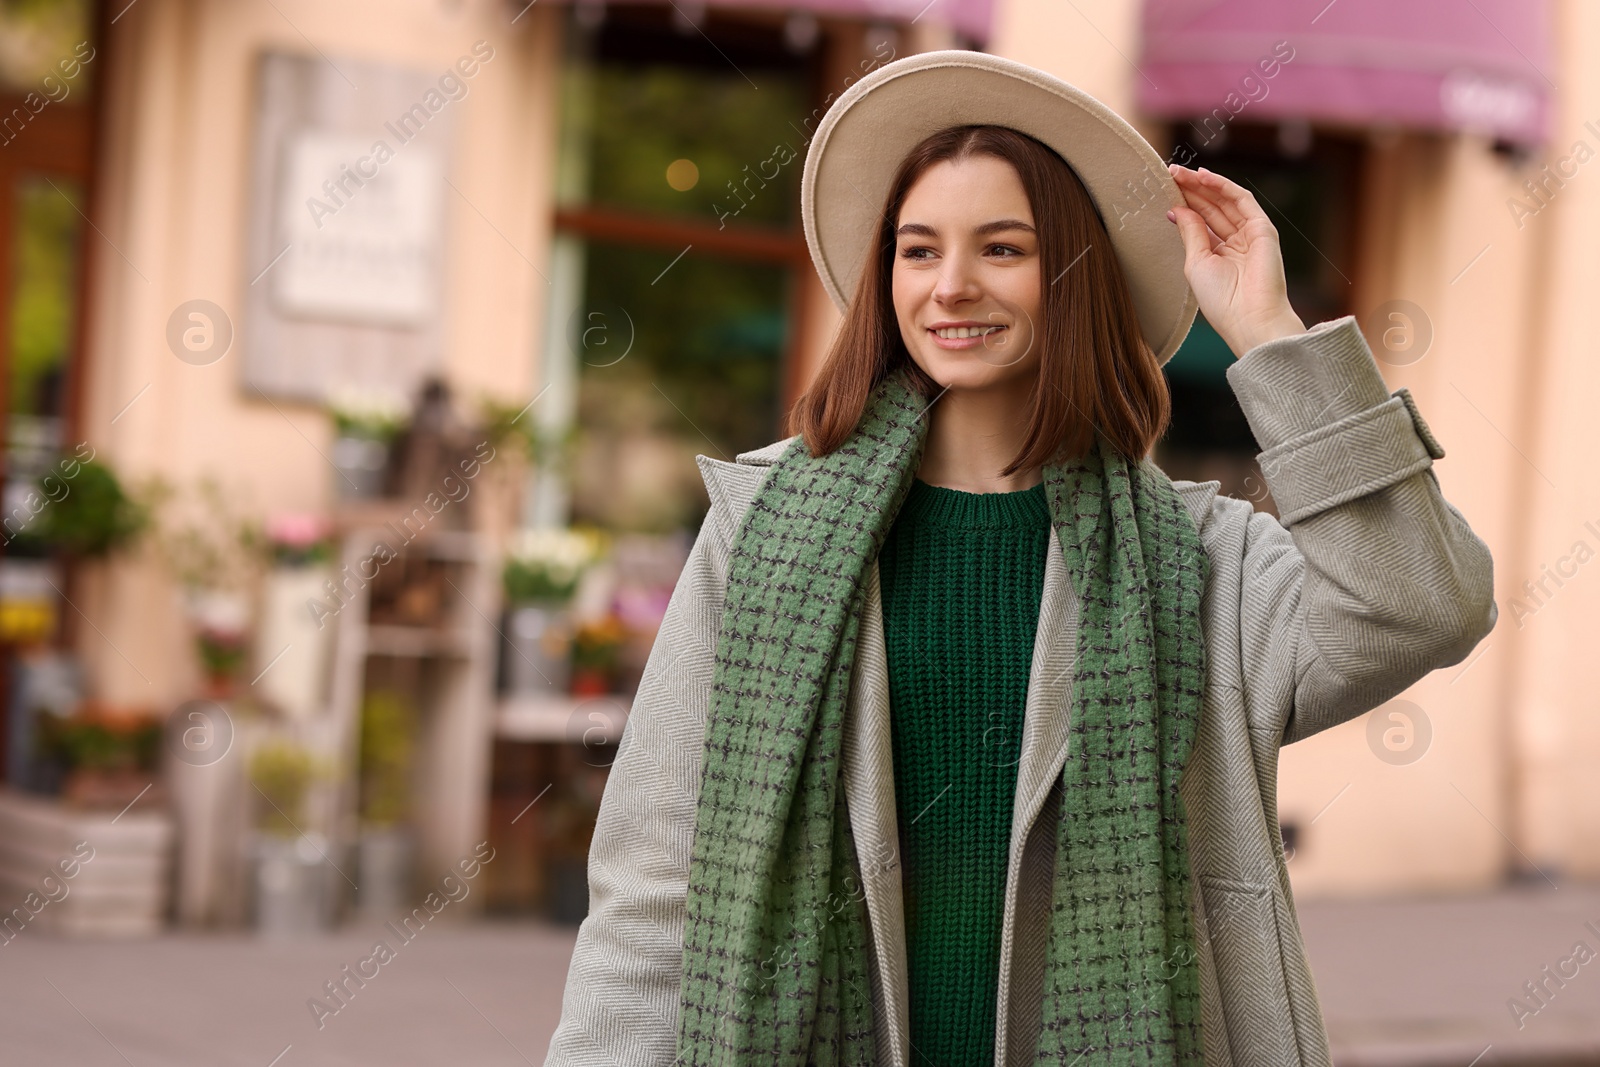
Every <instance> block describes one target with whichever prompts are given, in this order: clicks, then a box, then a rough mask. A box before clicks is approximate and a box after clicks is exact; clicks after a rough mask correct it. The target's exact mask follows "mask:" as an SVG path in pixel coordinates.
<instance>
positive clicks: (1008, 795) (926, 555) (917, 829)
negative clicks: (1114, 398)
mask: <svg viewBox="0 0 1600 1067" xmlns="http://www.w3.org/2000/svg"><path fill="white" fill-rule="evenodd" d="M1049 548H1050V506H1049V502H1048V501H1047V500H1046V498H1045V492H1044V484H1043V483H1042V482H1041V483H1040V484H1039V485H1036V486H1034V487H1033V488H1031V489H1024V490H1020V491H1017V492H1009V493H967V492H962V491H959V490H956V489H946V488H944V487H942V486H934V485H930V484H928V483H927V482H924V481H921V480H920V479H919V480H917V481H915V482H913V483H912V488H911V491H910V493H909V495H908V496H907V498H906V502H905V504H904V505H903V506H902V507H901V509H900V512H899V514H898V515H897V516H896V518H895V524H894V526H893V527H892V528H891V531H890V534H889V538H888V540H887V541H886V542H885V544H884V548H883V552H882V554H881V556H880V557H879V561H878V564H879V577H880V581H881V585H882V592H883V614H884V620H883V622H884V642H885V645H886V652H887V654H888V668H889V694H890V733H891V736H892V738H893V749H894V774H895V807H896V810H897V812H898V816H899V823H900V837H901V841H902V843H903V848H904V857H903V864H902V868H901V879H902V883H901V884H902V891H903V894H904V899H905V922H906V938H907V966H908V969H909V974H908V984H909V986H910V997H911V1003H910V1016H911V1043H912V1045H913V1046H914V1047H915V1049H916V1052H917V1055H914V1056H913V1057H912V1061H913V1062H914V1063H916V1064H918V1065H923V1064H930V1063H932V1064H938V1065H939V1067H991V1065H992V1064H993V1063H994V1039H995V999H996V996H997V994H998V991H999V980H1000V974H999V967H1000V931H1001V925H1002V921H1003V919H1004V914H1005V885H1006V858H1007V851H1008V848H1009V845H1010V841H1011V815H1012V807H1013V798H1014V796H1015V793H1016V785H1017V763H1018V760H1019V759H1020V757H1021V748H1022V725H1023V710H1024V706H1025V702H1026V699H1027V690H1028V675H1029V670H1030V667H1031V665H1032V661H1033V643H1034V635H1035V631H1036V630H1037V628H1038V622H1039V607H1040V598H1041V597H1042V595H1043V589H1044V568H1045V559H1046V553H1047V552H1048V551H1049Z"/></svg>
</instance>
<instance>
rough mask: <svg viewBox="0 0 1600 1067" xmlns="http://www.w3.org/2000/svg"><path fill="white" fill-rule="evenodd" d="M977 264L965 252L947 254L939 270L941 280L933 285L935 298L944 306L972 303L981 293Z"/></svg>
mask: <svg viewBox="0 0 1600 1067" xmlns="http://www.w3.org/2000/svg"><path fill="white" fill-rule="evenodd" d="M976 267H977V264H976V263H974V262H973V261H972V260H971V259H969V258H968V257H967V256H966V255H964V254H956V255H951V256H947V257H946V258H945V261H944V263H943V264H942V265H941V267H940V270H939V281H938V283H937V284H935V285H934V287H933V299H934V300H935V301H936V302H938V303H939V304H940V305H942V306H944V307H955V306H956V305H958V304H965V303H970V302H972V301H974V300H976V299H978V297H979V296H980V295H982V290H981V288H980V286H979V285H978V278H977V271H976Z"/></svg>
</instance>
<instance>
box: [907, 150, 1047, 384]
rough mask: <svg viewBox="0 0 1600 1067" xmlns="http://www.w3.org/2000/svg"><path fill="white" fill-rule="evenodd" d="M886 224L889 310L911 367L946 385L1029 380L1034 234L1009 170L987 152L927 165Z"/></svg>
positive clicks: (1032, 369)
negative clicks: (889, 232) (890, 237)
mask: <svg viewBox="0 0 1600 1067" xmlns="http://www.w3.org/2000/svg"><path fill="white" fill-rule="evenodd" d="M895 227H896V230H895V255H894V271H893V294H894V312H895V318H896V319H897V320H898V322H899V324H900V336H901V337H902V338H903V339H904V340H905V345H906V350H907V351H909V352H910V353H911V358H912V359H914V360H915V361H916V363H917V366H919V367H921V368H922V369H923V370H924V371H925V372H927V374H928V376H929V377H931V378H933V380H934V381H936V382H938V383H939V384H940V385H941V386H943V387H944V388H946V389H972V390H981V389H993V388H996V387H1004V386H1014V385H1017V384H1020V383H1022V382H1028V381H1031V380H1032V378H1033V376H1034V375H1035V374H1036V373H1037V372H1038V366H1039V354H1038V353H1037V352H1035V351H1034V350H1033V349H1034V344H1033V339H1034V332H1035V328H1036V325H1037V323H1038V322H1039V314H1040V306H1041V305H1042V303H1043V295H1042V286H1041V284H1040V270H1039V236H1038V234H1037V233H1036V232H1035V230H1034V220H1033V211H1032V210H1031V209H1030V208H1029V207H1028V197H1027V194H1026V193H1025V192H1024V191H1023V189H1022V179H1020V178H1019V177H1017V172H1016V169H1015V168H1014V167H1012V166H1011V164H1010V163H1007V162H1006V161H1005V160H1003V159H996V158H995V157H993V156H971V157H968V158H967V159H963V160H960V161H950V160H947V161H945V162H942V163H935V164H934V165H933V166H931V167H929V168H928V169H927V170H925V171H923V173H922V175H921V177H919V178H918V179H917V180H916V182H915V183H913V184H912V186H911V189H910V191H909V192H908V193H907V194H906V198H905V202H904V204H902V205H901V208H900V217H899V218H898V219H896V220H895Z"/></svg>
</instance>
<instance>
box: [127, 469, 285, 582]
mask: <svg viewBox="0 0 1600 1067" xmlns="http://www.w3.org/2000/svg"><path fill="white" fill-rule="evenodd" d="M141 499H142V501H143V505H142V506H143V507H144V508H145V509H146V510H147V511H149V512H150V513H151V514H153V515H160V517H161V519H160V521H159V522H156V523H153V526H154V533H155V542H156V547H157V549H158V550H159V551H160V554H161V556H162V558H163V559H164V560H165V562H166V564H167V566H168V568H170V569H171V571H172V573H173V574H174V575H175V576H176V577H177V579H178V581H179V583H180V584H182V585H183V586H184V587H185V588H188V589H241V588H246V587H248V586H249V585H250V584H251V581H252V579H253V578H254V576H255V574H256V573H257V571H258V570H259V569H260V568H261V567H262V566H264V565H265V563H266V562H267V561H269V560H270V559H271V557H272V551H273V549H272V545H271V542H270V541H269V540H268V538H267V535H266V532H265V529H264V528H263V526H262V523H261V522H260V520H259V519H257V518H255V517H254V516H251V515H248V514H246V513H244V512H243V511H242V509H240V508H238V507H237V506H236V505H235V503H234V502H233V501H232V500H230V499H229V496H228V493H227V492H225V491H224V490H223V488H222V484H221V483H220V482H219V481H218V480H217V479H216V478H215V477H214V476H212V475H203V476H201V477H200V478H199V479H197V480H196V483H195V485H194V487H193V489H192V490H188V491H180V490H179V488H178V487H177V486H176V485H174V484H173V483H172V482H170V481H168V480H167V479H166V478H164V477H162V476H160V475H156V476H155V477H153V478H151V479H150V480H149V481H148V482H147V483H146V484H145V486H144V487H143V489H142V491H141ZM180 503H181V504H184V505H186V506H185V507H183V508H182V509H181V510H182V511H183V512H184V514H183V515H182V516H179V515H178V514H177V512H178V511H179V510H180V509H179V507H178V506H177V505H178V504H180Z"/></svg>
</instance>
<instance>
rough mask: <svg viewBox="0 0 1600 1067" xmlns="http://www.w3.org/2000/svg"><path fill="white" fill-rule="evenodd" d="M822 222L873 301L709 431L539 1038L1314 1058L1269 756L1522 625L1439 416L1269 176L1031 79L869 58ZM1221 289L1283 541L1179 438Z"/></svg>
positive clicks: (1068, 1060) (840, 106)
mask: <svg viewBox="0 0 1600 1067" xmlns="http://www.w3.org/2000/svg"><path fill="white" fill-rule="evenodd" d="M1154 175H1159V179H1157V178H1155V177H1152V176H1154ZM1167 203H1170V204H1171V205H1172V207H1171V209H1170V210H1165V208H1164V207H1163V206H1162V205H1164V204H1167ZM802 207H803V211H804V215H805V222H806V233H807V238H808V241H809V243H810V246H811V251H812V256H813V260H814V262H815V263H816V265H817V268H818V271H819V274H820V275H821V277H822V279H823V281H824V284H825V286H827V288H828V289H829V291H830V294H831V295H832V296H833V297H834V299H835V300H836V302H839V303H841V305H843V307H844V310H845V318H844V322H843V323H842V325H841V327H840V330H839V334H838V338H837V340H836V342H835V344H834V347H833V350H832V351H831V353H830V354H829V357H828V359H827V361H826V362H825V364H824V365H823V367H822V368H821V369H820V371H819V372H818V374H817V376H816V379H815V380H814V381H813V383H812V385H811V388H810V389H809V391H808V392H807V393H806V395H805V396H804V397H803V398H802V399H801V401H800V402H799V403H798V404H797V405H796V407H795V409H794V411H793V412H792V413H791V426H790V429H791V430H792V431H794V435H793V436H791V437H789V438H786V439H784V440H782V441H778V442H775V443H774V444H772V445H770V446H768V447H767V448H764V449H760V450H757V451H755V452H750V453H745V454H743V455H741V456H739V457H738V462H736V463H724V462H719V461H716V460H711V459H707V458H706V457H703V456H702V457H699V462H700V464H701V468H702V472H703V474H704V475H705V479H706V485H707V489H708V492H709V493H710V496H711V500H712V508H711V512H710V513H709V514H708V515H707V518H706V521H705V524H704V526H703V528H702V530H701V532H700V535H699V537H698V538H697V540H696V543H695V547H694V550H693V552H692V553H691V556H690V559H689V563H688V566H687V568H686V570H685V572H684V575H683V577H682V579H681V580H680V582H679V585H678V588H677V590H676V591H675V593H674V596H673V600H672V603H671V605H670V606H669V609H668V612H667V616H666V618H665V620H664V621H663V625H662V630H661V634H660V636H659V637H658V638H657V643H656V646H655V648H654V649H653V651H652V654H651V657H650V661H649V663H648V665H647V667H646V670H645V675H644V678H643V681H642V683H641V687H640V691H639V695H638V697H637V698H636V700H635V703H634V707H633V712H632V715H631V717H630V719H629V722H628V726H627V730H626V732H625V735H624V737H623V740H622V744H621V747H620V749H619V752H618V756H617V760H616V763H615V764H614V766H613V768H612V771H611V777H610V779H609V780H608V782H607V786H606V793H605V798H604V801H603V804H602V808H601V812H600V817H599V821H598V823H597V825H596V832H595V838H594V845H593V847H592V849H591V853H590V887H591V889H590V891H591V908H590V914H589V917H588V918H587V919H586V920H585V922H584V924H583V926H582V927H581V928H580V930H579V934H578V943H577V947H576V950H575V953H574V956H573V960H572V964H571V969H570V972H569V975H568V980H567V988H566V994H565V998H564V1001H563V1009H562V1021H561V1025H560V1026H559V1028H558V1029H557V1031H556V1034H555V1036H554V1038H553V1040H552V1043H551V1049H550V1058H549V1059H548V1060H547V1061H546V1062H547V1063H550V1064H575V1063H595V1064H599V1063H607V1064H616V1063H640V1064H644V1063H654V1064H667V1063H684V1064H688V1063H719V1064H745V1063H762V1064H767V1063H784V1064H791V1063H792V1064H797V1065H800V1064H810V1063H813V1062H818V1063H829V1064H869V1063H889V1064H904V1065H908V1067H910V1065H914V1064H939V1065H941V1067H946V1065H953V1064H983V1065H990V1064H992V1065H995V1067H1006V1065H1008V1064H1022V1063H1029V1064H1032V1063H1038V1062H1048V1063H1059V1064H1064V1065H1065V1064H1080V1065H1083V1067H1088V1065H1091V1064H1093V1065H1109V1064H1134V1063H1137V1064H1181V1065H1191V1064H1200V1063H1204V1064H1206V1065H1209V1067H1218V1065H1224V1067H1284V1065H1285V1064H1302V1065H1312V1064H1315V1065H1324V1067H1326V1065H1327V1064H1328V1062H1329V1057H1328V1048H1327V1037H1326V1033H1325V1030H1324V1026H1323V1022H1322V1018H1321V1014H1320V1009H1319V1007H1318V1003H1317V998H1316V992H1315V987H1314V985H1313V984H1312V980H1311V975H1310V971H1309V968H1308V967H1307V964H1306V961H1305V956H1304V950H1303V947H1302V945H1301V941H1300V935H1299V930H1298V927H1297V925H1296V921H1295V917H1294V908H1293V900H1292V896H1291V893H1290V888H1289V881H1288V877H1287V874H1286V871H1285V869H1284V861H1283V855H1282V851H1281V845H1280V842H1279V836H1278V835H1279V829H1278V821H1277V812H1276V806H1275V786H1276V775H1277V750H1278V747H1279V746H1280V745H1282V744H1288V743H1291V742H1293V741H1296V740H1300V739H1302V738H1304V737H1307V736H1310V735H1311V734H1313V733H1316V732H1318V731H1320V730H1323V729H1326V728H1327V727H1330V726H1333V725H1336V724H1338V723H1340V722H1343V721H1345V720H1347V719H1350V718H1353V717H1354V716H1356V715H1359V714H1361V713H1363V712H1365V711H1367V710H1369V709H1371V708H1373V707H1375V706H1377V705H1378V704H1380V703H1382V702H1383V701H1385V700H1387V699H1389V698H1390V697H1392V696H1394V695H1395V694H1396V693H1398V692H1400V691H1402V690H1403V689H1405V688H1406V687H1407V686H1409V685H1410V684H1411V683H1412V682H1414V681H1415V680H1416V679H1418V678H1420V677H1421V676H1422V675H1424V674H1426V673H1427V672H1429V671H1430V670H1433V669H1435V668H1437V667H1440V666H1445V665H1448V664H1451V663H1456V662H1459V661H1460V660H1462V659H1463V658H1464V657H1465V656H1466V655H1467V654H1468V653H1469V652H1470V650H1471V649H1472V648H1473V647H1474V646H1475V645H1476V644H1477V642H1478V641H1479V640H1480V639H1481V638H1482V637H1483V636H1484V635H1485V634H1486V633H1487V632H1488V631H1489V629H1490V628H1491V627H1492V626H1493V625H1494V622H1495V619H1496V617H1497V612H1496V608H1495V605H1494V601H1493V598H1492V587H1493V581H1492V578H1493V574H1492V562H1491V560H1490V557H1489V553H1488V551H1487V549H1486V548H1485V546H1484V545H1483V543H1482V542H1481V541H1480V540H1479V539H1478V538H1477V537H1476V536H1474V535H1473V533H1472V531H1471V530H1470V529H1469V528H1468V526H1467V524H1466V522H1465V520H1464V519H1463V518H1462V517H1461V515H1460V514H1459V513H1458V512H1457V511H1456V510H1455V509H1454V508H1453V507H1451V506H1450V505H1449V504H1447V503H1446V502H1445V501H1444V500H1443V498H1442V497H1441V496H1440V493H1439V486H1438V482H1437V480H1436V479H1435V477H1434V476H1433V473H1432V470H1431V465H1432V462H1433V461H1434V460H1435V459H1438V458H1442V456H1443V454H1444V453H1443V450H1442V449H1441V448H1440V447H1439V445H1438V443H1437V442H1436V441H1435V440H1434V439H1433V437H1432V435H1431V433H1430V432H1429V431H1428V428H1427V426H1426V424H1425V423H1424V422H1423V421H1422V418H1421V415H1420V414H1419V413H1418V412H1417V410H1416V408H1415V406H1414V404H1413V403H1412V401H1411V399H1410V396H1409V394H1408V393H1406V392H1405V391H1404V390H1400V391H1398V392H1397V393H1395V394H1394V395H1392V396H1391V395H1390V394H1389V393H1388V391H1387V389H1386V388H1385V386H1384V383H1383V380H1382V378H1381V376H1380V375H1379V373H1378V369H1377V366H1376V364H1375V363H1374V362H1373V359H1372V355H1371V353H1370V351H1369V350H1368V349H1367V347H1366V343H1365V340H1364V339H1363V338H1362V336H1361V333H1360V331H1359V329H1358V328H1357V327H1356V325H1355V320H1354V319H1353V317H1349V316H1347V317H1345V318H1343V319H1338V320H1334V321H1332V322H1328V323H1321V324H1319V325H1318V326H1316V327H1314V328H1312V329H1310V330H1307V329H1306V328H1305V326H1304V324H1303V323H1301V322H1300V320H1299V319H1298V318H1296V316H1295V315H1294V313H1293V311H1292V310H1291V309H1290V308H1289V305H1288V303H1287V301H1286V299H1285V296H1284V279H1283V267H1282V261H1281V259H1280V257H1279V252H1278V244H1277V233H1276V231H1275V230H1274V228H1273V227H1272V225H1271V223H1270V222H1269V221H1268V219H1267V218H1266V216H1265V215H1264V214H1263V213H1262V211H1261V209H1260V208H1259V206H1258V205H1257V204H1256V202H1255V200H1254V198H1253V197H1251V196H1250V194H1249V193H1248V192H1247V191H1245V190H1243V189H1241V188H1240V187H1239V186H1237V185H1235V184H1234V183H1233V182H1230V181H1228V180H1227V179H1225V178H1222V177H1221V176H1219V175H1215V174H1210V173H1209V172H1206V171H1203V170H1202V171H1198V172H1196V171H1189V170H1187V169H1185V168H1182V167H1176V166H1175V167H1172V168H1171V169H1170V176H1169V172H1168V170H1167V169H1166V168H1163V167H1162V166H1161V164H1160V161H1159V157H1157V156H1156V155H1155V153H1154V151H1153V150H1152V149H1151V148H1150V146H1149V145H1148V144H1146V143H1145V142H1144V141H1143V140H1142V139H1141V138H1139V136H1138V134H1137V133H1134V132H1133V131H1132V129H1131V128H1130V127H1128V126H1127V124H1126V123H1125V122H1123V121H1122V120H1121V119H1119V118H1117V117H1116V116H1115V115H1114V114H1112V113H1111V112H1110V111H1109V110H1107V109H1105V108H1104V106H1103V105H1101V104H1099V102H1098V101H1095V100H1093V99H1092V98H1090V97H1087V96H1086V95H1084V94H1082V93H1081V92H1079V91H1078V90H1076V89H1074V88H1072V87H1071V86H1069V85H1066V84H1065V83H1063V82H1060V81H1058V80H1056V79H1054V78H1051V77H1049V76H1048V75H1044V74H1043V73H1042V72H1039V71H1036V70H1033V69H1032V68H1028V67H1025V66H1023V65H1021V64H1017V63H1012V62H1010V61H1007V60H1003V59H999V58H997V57H994V56H988V55H983V54H981V53H971V52H935V53H926V54H923V55H918V56H913V57H909V58H907V59H904V60H900V61H898V62H896V63H892V64H889V65H888V66H886V67H883V68H881V69H880V70H878V71H875V72H874V73H873V74H872V75H870V76H869V77H867V78H866V79H863V80H862V81H861V82H859V83H857V85H856V86H854V87H853V88H852V89H851V90H850V92H848V93H847V94H845V96H843V97H841V98H840V100H839V102H838V103H837V104H836V105H835V106H834V108H833V109H832V110H831V111H830V112H829V114H828V116H827V117H826V118H825V119H824V121H823V124H822V125H821V126H820V127H819V128H818V131H817V134H816V136H815V137H814V139H813V141H812V144H811V146H810V150H809V153H808V156H807V161H806V170H805V176H804V182H803V189H802ZM1163 227H1165V229H1163ZM845 292H851V293H852V294H853V295H852V296H851V298H850V299H849V301H848V302H846V301H844V300H843V299H842V296H843V294H844V293H845ZM1197 305H1198V307H1199V309H1200V310H1202V311H1204V313H1205V315H1206V319H1207V321H1208V322H1209V323H1210V324H1211V325H1212V326H1213V327H1214V328H1215V329H1216V330H1217V332H1218V333H1219V334H1220V335H1221V336H1222V337H1223V339H1224V340H1225V341H1226V342H1227V343H1228V345H1229V347H1230V348H1231V349H1232V351H1233V352H1234V353H1235V355H1236V356H1238V357H1240V358H1239V361H1238V362H1237V363H1236V364H1235V365H1234V366H1233V367H1232V368H1230V369H1229V371H1228V378H1229V381H1230V383H1231V385H1232V387H1233V388H1234V390H1235V392H1236V393H1237V395H1238V397H1239V400H1240V403H1241V405H1242V406H1243V408H1244V411H1245V415H1246V417H1247V418H1248V419H1249V420H1250V424H1251V427H1252V429H1253V430H1254V432H1255V434H1256V437H1257V439H1258V442H1259V443H1260V444H1261V446H1262V449H1263V451H1262V453H1261V456H1260V461H1261V466H1262V470H1263V474H1264V475H1265V477H1266V479H1267V482H1268V485H1269V486H1270V488H1271V490H1272V492H1273V496H1274V499H1275V501H1276V503H1277V505H1278V507H1279V510H1280V516H1279V518H1278V519H1274V518H1273V517H1272V516H1271V515H1268V514H1265V513H1256V512H1255V511H1254V510H1253V508H1252V507H1251V506H1250V504H1249V503H1248V502H1245V501H1239V500H1234V499H1231V498H1228V497H1223V496H1219V495H1218V493H1217V490H1218V488H1219V487H1218V483H1216V482H1206V483H1200V484H1196V483H1193V482H1182V481H1180V482H1173V481H1171V480H1169V479H1168V478H1167V477H1166V476H1165V475H1164V474H1163V473H1162V472H1161V471H1160V470H1159V469H1158V468H1157V467H1155V465H1154V464H1153V463H1151V462H1150V460H1149V458H1148V455H1149V452H1150V449H1151V447H1152V446H1153V445H1154V443H1155V441H1156V440H1157V439H1158V438H1159V437H1160V435H1161V434H1162V432H1163V431H1164V429H1165V426H1166V423H1167V419H1168V415H1169V401H1168V397H1167V393H1166V390H1165V387H1164V383H1163V379H1162V376H1161V373H1160V366H1161V364H1162V363H1163V362H1164V361H1165V360H1166V359H1167V358H1169V357H1170V356H1171V354H1172V352H1173V351H1175V350H1176V348H1177V346H1178V344H1179V343H1181V341H1182V339H1183V336H1184V334H1185V333H1186V332H1187V330H1188V328H1189V325H1190V323H1191V322H1192V320H1193V316H1194V313H1195V310H1196V306H1197ZM891 709H892V710H891Z"/></svg>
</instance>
